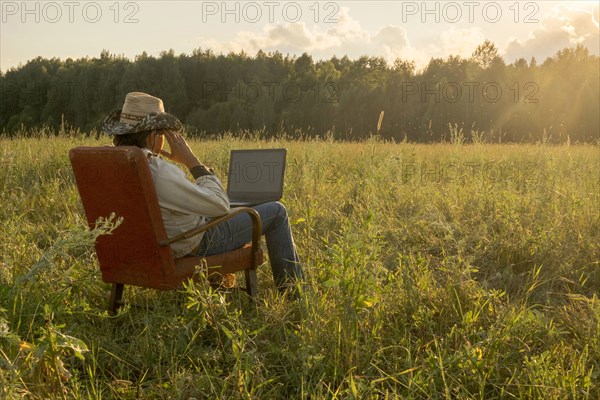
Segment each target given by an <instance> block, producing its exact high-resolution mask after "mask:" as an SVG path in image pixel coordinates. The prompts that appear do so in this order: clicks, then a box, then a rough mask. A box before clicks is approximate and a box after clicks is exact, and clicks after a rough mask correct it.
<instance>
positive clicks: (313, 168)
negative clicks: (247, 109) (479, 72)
mask: <svg viewBox="0 0 600 400" xmlns="http://www.w3.org/2000/svg"><path fill="white" fill-rule="evenodd" d="M107 142H108V141H107V140H106V138H104V139H102V140H95V139H83V138H70V137H66V136H65V137H59V138H52V139H48V138H38V139H35V138H29V139H15V140H8V139H0V148H1V152H0V167H1V169H0V200H1V204H2V207H1V208H0V216H1V218H0V222H1V223H0V250H1V251H0V398H2V399H13V398H27V399H46V398H58V399H60V398H64V399H101V398H102V399H112V398H115V399H117V398H118V399H135V398H142V399H192V398H195V399H204V398H206V399H214V398H227V399H255V398H266V399H285V398H310V399H321V398H327V399H352V398H355V399H387V398H389V399H394V398H402V399H430V398H432V399H485V400H490V399H504V398H506V399H512V398H521V399H530V398H537V399H567V398H570V399H598V398H600V300H599V297H598V296H599V293H600V264H599V260H600V211H599V210H600V193H599V192H600V152H599V149H598V147H597V146H596V147H594V146H561V147H551V146H545V145H518V146H517V145H491V144H474V145H458V144H449V143H448V144H437V145H415V144H409V143H400V144H393V143H384V142H381V141H378V140H376V139H372V140H369V141H365V142H361V143H336V142H333V141H329V140H311V141H286V140H273V141H263V140H259V139H254V138H248V139H245V140H238V139H233V138H224V139H223V140H220V141H208V142H200V141H196V142H192V143H191V146H192V148H193V149H194V151H195V152H196V154H197V155H198V156H199V158H200V159H202V160H203V161H205V162H206V163H207V164H210V165H212V166H214V167H215V168H216V170H217V171H218V172H219V173H220V174H221V176H223V174H224V172H225V171H226V168H227V160H228V154H229V150H230V149H233V148H253V147H282V146H284V147H287V148H288V151H289V153H288V168H287V173H286V174H287V175H286V188H285V195H284V199H283V202H284V203H285V204H286V206H287V208H288V211H289V214H290V218H291V221H292V223H293V226H292V229H293V232H294V235H295V239H296V243H297V246H298V250H299V253H300V256H301V258H302V261H303V266H304V268H305V271H306V272H307V275H308V280H309V287H310V290H309V291H308V292H307V293H305V294H303V295H302V296H301V298H300V299H299V300H298V301H289V300H286V299H284V298H281V297H279V296H278V295H277V292H276V290H275V289H274V287H273V281H272V278H271V273H270V269H269V267H268V265H267V264H265V265H263V266H261V268H260V270H259V287H260V294H259V296H260V298H259V301H258V303H257V304H256V305H255V306H252V305H251V304H250V303H249V302H248V301H247V299H246V298H245V296H244V295H243V294H241V293H235V292H234V293H231V294H223V293H219V292H214V291H212V289H211V288H210V287H208V285H206V284H204V283H197V284H195V285H193V284H190V285H188V286H186V287H185V288H183V289H182V290H180V291H174V292H157V291H153V290H144V289H134V288H126V293H125V298H126V301H127V302H128V303H129V304H130V305H131V304H133V306H127V307H125V308H123V309H121V311H120V312H119V314H118V315H116V316H111V315H109V314H108V313H107V312H106V302H107V297H108V291H109V286H108V285H107V284H105V283H103V282H102V280H101V279H100V273H99V271H98V267H97V261H96V256H95V253H94V248H93V242H94V237H95V235H97V234H100V233H102V231H101V230H98V231H96V232H91V233H90V232H89V231H88V229H87V226H86V223H85V219H84V216H83V209H82V206H81V203H80V200H79V195H78V193H77V190H76V187H75V185H74V178H73V175H72V172H71V167H70V164H69V161H68V157H67V152H68V150H69V149H70V148H72V147H74V146H77V145H82V144H86V145H101V144H106V143H107ZM105 229H108V227H107V228H105Z"/></svg>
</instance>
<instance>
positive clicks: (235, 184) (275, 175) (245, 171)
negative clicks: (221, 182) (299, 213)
mask: <svg viewBox="0 0 600 400" xmlns="http://www.w3.org/2000/svg"><path fill="white" fill-rule="evenodd" d="M285 157H286V149H256V150H232V151H231V156H230V159H229V173H228V176H227V195H228V196H229V198H230V199H231V200H232V201H254V200H269V201H275V200H279V199H281V196H282V194H283V178H284V173H285Z"/></svg>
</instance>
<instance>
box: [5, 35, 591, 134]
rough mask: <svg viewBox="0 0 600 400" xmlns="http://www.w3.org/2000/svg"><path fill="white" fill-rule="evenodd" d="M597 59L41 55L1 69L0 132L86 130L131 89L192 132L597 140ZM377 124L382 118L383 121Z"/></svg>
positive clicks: (490, 49)
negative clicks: (421, 61) (160, 104)
mask: <svg viewBox="0 0 600 400" xmlns="http://www.w3.org/2000/svg"><path fill="white" fill-rule="evenodd" d="M599 59H600V58H599V57H598V56H595V55H592V54H589V51H588V50H587V49H586V48H584V47H582V46H577V47H573V48H565V49H563V50H560V51H558V52H557V53H556V54H555V55H554V56H553V57H549V58H547V59H546V60H544V61H543V62H540V63H538V61H537V60H535V58H531V59H530V60H526V59H519V60H516V61H514V62H513V63H510V64H509V63H507V62H506V61H505V60H504V59H503V58H502V56H501V55H500V54H499V51H498V48H497V47H496V46H495V44H494V43H491V42H489V41H486V42H484V43H482V44H481V45H480V46H478V47H477V49H476V50H475V52H474V53H473V54H472V56H471V57H470V58H463V57H459V56H449V57H448V58H445V59H442V58H432V59H431V60H430V62H429V63H428V65H426V66H425V67H423V68H417V67H416V65H415V63H414V62H411V61H407V60H401V59H397V60H396V61H395V62H394V63H393V64H390V63H388V62H387V61H386V60H385V59H383V58H380V57H367V56H363V57H360V58H358V59H356V60H352V59H349V58H348V57H347V56H343V57H336V56H333V57H331V58H330V59H329V60H314V59H313V57H312V56H311V55H309V54H306V53H305V54H302V55H301V56H290V55H283V54H282V53H280V52H273V53H265V52H263V51H259V52H258V53H257V54H256V55H254V56H251V55H248V54H246V53H244V52H241V53H229V54H226V55H225V54H215V53H214V52H213V51H212V50H210V49H201V48H199V49H196V50H194V51H193V52H192V54H178V55H177V54H175V52H174V51H173V50H169V51H164V52H162V53H161V54H160V56H159V57H154V56H151V55H148V54H147V53H146V52H143V53H141V54H140V55H138V56H136V57H135V59H134V60H131V59H128V58H126V57H124V56H123V55H115V54H111V53H110V52H109V51H108V50H104V51H102V53H101V54H100V57H93V58H89V57H87V58H80V59H76V60H73V59H70V58H69V59H66V60H61V59H58V58H52V59H46V58H42V57H37V58H35V59H33V60H30V61H28V62H27V63H26V64H25V65H20V66H19V67H14V68H11V69H9V70H7V71H0V90H1V93H0V98H1V100H2V101H1V102H0V132H1V133H0V134H1V135H4V136H8V137H10V136H12V135H14V133H15V132H17V131H22V130H23V127H27V128H32V129H39V128H42V127H47V128H50V129H51V131H53V132H59V131H61V130H63V131H64V129H65V127H66V126H68V127H69V128H70V129H76V130H78V131H79V132H84V133H85V134H88V135H89V134H95V133H97V132H98V130H99V128H100V126H101V123H102V120H103V118H104V117H105V115H106V114H108V113H109V112H110V111H112V110H114V109H117V108H119V107H120V106H121V104H122V103H123V98H124V96H125V94H126V93H128V92H130V91H144V92H148V93H150V94H152V95H155V96H158V97H161V98H162V99H163V100H164V102H165V107H166V111H168V112H170V113H172V114H174V115H176V116H178V117H179V118H180V119H181V120H182V122H183V123H184V124H185V125H186V131H187V133H188V135H190V136H195V137H203V136H207V137H214V136H217V135H219V134H221V133H223V132H230V133H231V134H233V135H242V134H244V133H248V132H255V133H256V132H258V133H259V134H260V135H262V136H264V137H272V136H277V135H285V136H286V137H288V138H298V137H311V138H314V137H319V136H328V137H332V138H334V139H339V140H361V139H364V138H368V137H370V136H373V135H377V136H378V137H381V138H383V139H386V140H394V141H403V140H405V141H410V142H417V143H429V142H440V141H441V142H443V141H450V140H451V139H453V138H454V139H456V138H457V137H458V138H459V139H460V141H464V142H465V143H469V142H473V141H482V142H487V143H511V142H521V143H537V142H545V143H595V142H596V141H597V140H598V132H599V120H598V109H600V104H599V101H600V93H599V92H600V85H599V82H600V80H599V68H598V67H599V63H598V61H599ZM382 112H383V119H382V120H381V123H380V124H378V121H379V120H380V117H382Z"/></svg>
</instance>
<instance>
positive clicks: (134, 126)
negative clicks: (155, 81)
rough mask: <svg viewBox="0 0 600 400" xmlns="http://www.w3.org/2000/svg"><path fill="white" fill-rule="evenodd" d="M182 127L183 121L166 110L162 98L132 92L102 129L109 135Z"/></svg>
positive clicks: (111, 114)
mask: <svg viewBox="0 0 600 400" xmlns="http://www.w3.org/2000/svg"><path fill="white" fill-rule="evenodd" d="M181 127H182V125H181V121H179V120H178V119H177V118H176V117H175V116H173V115H171V114H169V113H166V112H165V107H164V105H163V102H162V100H161V99H159V98H158V97H154V96H150V95H149V94H146V93H142V92H131V93H127V96H125V103H124V104H123V108H122V109H121V110H115V111H113V112H112V113H110V114H109V115H108V116H107V117H106V118H105V119H104V122H103V124H102V131H104V132H105V133H107V134H109V135H130V134H132V133H138V132H145V131H153V130H160V129H169V130H174V131H178V130H180V129H181Z"/></svg>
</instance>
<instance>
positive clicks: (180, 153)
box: [160, 131, 202, 169]
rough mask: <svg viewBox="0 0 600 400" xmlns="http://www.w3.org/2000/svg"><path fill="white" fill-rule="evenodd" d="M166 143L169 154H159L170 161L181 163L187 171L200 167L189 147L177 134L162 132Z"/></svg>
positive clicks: (165, 152) (162, 152) (163, 152)
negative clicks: (169, 150)
mask: <svg viewBox="0 0 600 400" xmlns="http://www.w3.org/2000/svg"><path fill="white" fill-rule="evenodd" d="M164 132H165V137H166V139H167V142H168V143H169V148H170V149H171V152H170V153H169V152H167V151H164V150H161V151H160V154H162V155H163V156H165V157H167V158H168V159H170V160H173V161H175V162H178V163H181V164H183V165H185V166H186V167H188V169H192V168H194V167H196V166H199V165H202V163H201V162H200V160H198V158H197V157H196V156H195V155H194V153H193V152H192V149H190V146H188V144H187V142H186V141H185V139H184V138H183V136H181V135H180V134H179V133H177V132H173V131H164Z"/></svg>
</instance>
